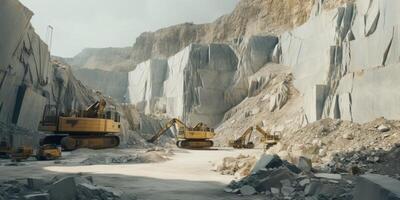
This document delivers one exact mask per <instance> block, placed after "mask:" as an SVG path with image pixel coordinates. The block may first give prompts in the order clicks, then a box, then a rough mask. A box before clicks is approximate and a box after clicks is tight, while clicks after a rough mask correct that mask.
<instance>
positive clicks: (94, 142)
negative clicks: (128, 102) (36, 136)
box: [39, 99, 121, 151]
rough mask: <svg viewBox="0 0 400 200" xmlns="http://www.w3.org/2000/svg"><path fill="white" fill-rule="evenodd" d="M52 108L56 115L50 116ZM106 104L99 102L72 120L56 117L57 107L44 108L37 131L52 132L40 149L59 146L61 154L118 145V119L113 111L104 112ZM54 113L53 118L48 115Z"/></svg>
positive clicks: (60, 115) (77, 114)
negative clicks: (64, 151) (49, 145)
mask: <svg viewBox="0 0 400 200" xmlns="http://www.w3.org/2000/svg"><path fill="white" fill-rule="evenodd" d="M52 108H55V109H56V111H55V112H52ZM105 108H106V101H105V100H104V99H100V100H99V101H97V102H95V103H94V104H92V105H91V106H89V107H88V108H87V109H86V110H82V111H79V112H78V113H75V114H74V115H71V116H64V115H62V114H58V109H57V106H50V105H47V106H46V108H45V112H44V114H43V120H42V121H41V122H40V126H39V130H40V131H44V132H51V134H49V135H47V136H46V137H45V138H44V139H43V140H42V141H41V145H46V144H52V145H61V147H62V148H63V149H64V150H67V151H71V150H75V149H79V148H89V149H105V148H113V147H116V146H118V145H119V143H120V139H119V137H118V136H117V135H116V134H117V133H119V132H120V128H121V124H120V116H119V114H118V113H117V112H115V111H107V112H105ZM51 113H55V115H54V114H53V115H52V114H51Z"/></svg>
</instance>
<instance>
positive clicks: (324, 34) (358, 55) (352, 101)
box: [278, 0, 400, 122]
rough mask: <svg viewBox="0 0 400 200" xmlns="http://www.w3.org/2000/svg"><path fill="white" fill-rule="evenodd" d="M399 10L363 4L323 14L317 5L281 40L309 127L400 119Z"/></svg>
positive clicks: (362, 1)
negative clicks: (327, 121)
mask: <svg viewBox="0 0 400 200" xmlns="http://www.w3.org/2000/svg"><path fill="white" fill-rule="evenodd" d="M398 6H399V2H397V1H391V0H384V1H375V0H374V1H365V0H358V1H356V2H355V3H349V4H346V5H344V6H342V7H339V8H337V9H334V10H331V11H321V9H320V8H322V7H323V6H322V5H321V4H320V3H318V2H317V3H316V4H315V6H314V9H313V12H312V14H311V18H310V19H309V20H308V21H307V22H306V23H305V24H304V25H302V26H300V27H298V28H296V29H294V30H292V31H290V32H287V33H285V34H283V35H282V36H281V38H280V44H279V45H278V46H279V48H280V49H281V52H282V54H281V57H280V58H281V62H282V63H283V64H285V65H288V66H291V67H292V69H293V74H294V77H295V86H296V87H297V88H298V89H299V90H300V92H301V93H303V94H304V96H305V102H308V103H305V104H304V108H305V112H306V116H307V119H308V120H309V121H315V120H318V119H321V118H325V117H332V118H341V119H345V120H353V121H356V122H366V121H370V120H373V119H375V118H377V117H380V116H385V117H387V118H398V117H399V114H398V113H399V112H398V110H397V107H396V106H395V102H397V99H398V92H397V91H396V90H395V87H393V85H395V84H396V81H397V79H396V78H392V77H394V76H396V75H395V74H397V73H398V71H397V66H398V65H399V61H400V59H399V56H400V52H399V51H398V45H399V44H398V43H399V41H400V39H399V33H398V27H399V26H398V25H399V23H400V21H399V20H398V19H399V14H398V12H397V11H396V9H395V8H397V7H398ZM390 85H391V86H390Z"/></svg>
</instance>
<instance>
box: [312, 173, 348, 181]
mask: <svg viewBox="0 0 400 200" xmlns="http://www.w3.org/2000/svg"><path fill="white" fill-rule="evenodd" d="M314 176H315V177H318V178H326V179H333V180H342V175H340V174H329V173H316V174H314Z"/></svg>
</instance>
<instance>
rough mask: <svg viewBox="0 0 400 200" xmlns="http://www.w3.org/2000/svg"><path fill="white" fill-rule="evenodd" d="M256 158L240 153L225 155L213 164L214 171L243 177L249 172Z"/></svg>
mask: <svg viewBox="0 0 400 200" xmlns="http://www.w3.org/2000/svg"><path fill="white" fill-rule="evenodd" d="M256 161H257V159H256V157H254V156H249V155H242V154H240V155H239V156H237V157H226V158H224V159H223V160H222V162H221V163H219V164H216V165H215V169H214V170H215V171H217V172H219V173H221V174H222V175H235V177H244V176H248V175H249V174H250V171H251V169H252V168H253V166H254V165H255V163H256Z"/></svg>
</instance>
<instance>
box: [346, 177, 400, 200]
mask: <svg viewBox="0 0 400 200" xmlns="http://www.w3.org/2000/svg"><path fill="white" fill-rule="evenodd" d="M353 197H354V198H353V199H355V200H373V199H393V200H395V199H400V181H398V180H396V179H393V178H390V177H387V176H383V175H378V174H365V175H362V176H360V177H358V178H357V180H356V184H355V189H354V194H353Z"/></svg>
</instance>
